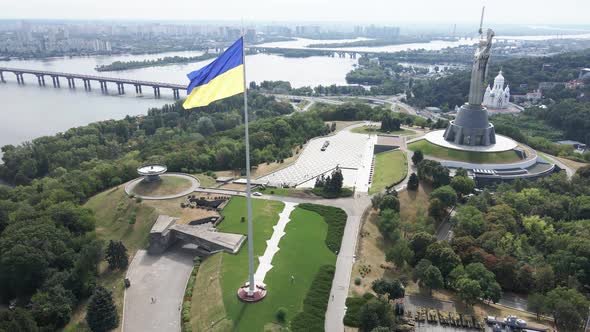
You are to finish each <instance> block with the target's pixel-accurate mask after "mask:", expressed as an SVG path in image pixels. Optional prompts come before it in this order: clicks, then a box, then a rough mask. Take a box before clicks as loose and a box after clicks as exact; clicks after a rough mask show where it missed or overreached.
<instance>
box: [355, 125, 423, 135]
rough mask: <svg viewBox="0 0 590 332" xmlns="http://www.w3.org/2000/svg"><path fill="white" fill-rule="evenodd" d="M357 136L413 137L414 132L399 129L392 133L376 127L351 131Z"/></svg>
mask: <svg viewBox="0 0 590 332" xmlns="http://www.w3.org/2000/svg"><path fill="white" fill-rule="evenodd" d="M351 131H352V132H353V133H357V134H389V135H413V134H415V133H416V132H415V131H413V130H409V129H401V130H394V131H381V130H380V129H379V127H378V126H362V127H356V128H354V129H352V130H351Z"/></svg>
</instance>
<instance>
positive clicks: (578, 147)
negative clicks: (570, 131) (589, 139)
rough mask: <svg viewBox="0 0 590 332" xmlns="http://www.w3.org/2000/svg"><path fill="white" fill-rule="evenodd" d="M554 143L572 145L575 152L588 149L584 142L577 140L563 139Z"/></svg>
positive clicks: (582, 151)
mask: <svg viewBox="0 0 590 332" xmlns="http://www.w3.org/2000/svg"><path fill="white" fill-rule="evenodd" d="M556 143H557V144H560V145H570V146H573V147H574V150H575V151H576V152H579V153H584V152H585V151H586V150H587V149H588V147H587V146H586V144H584V143H581V142H578V141H572V140H564V141H557V142H556Z"/></svg>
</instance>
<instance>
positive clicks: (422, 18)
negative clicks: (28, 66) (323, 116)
mask: <svg viewBox="0 0 590 332" xmlns="http://www.w3.org/2000/svg"><path fill="white" fill-rule="evenodd" d="M482 5H486V21H487V22H489V23H515V24H519V23H525V24H527V23H534V24H550V23H560V24H564V23H571V24H583V23H588V22H589V21H588V18H589V17H590V16H589V13H590V0H494V1H482V0H405V1H400V0H360V1H359V0H0V9H1V10H0V18H52V19H165V20H240V19H244V20H245V21H246V22H248V21H345V22H375V23H382V24H383V23H384V24H392V25H394V24H398V23H443V22H444V23H464V22H473V21H477V20H478V19H477V17H478V16H479V11H480V10H481V6H482Z"/></svg>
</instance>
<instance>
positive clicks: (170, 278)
mask: <svg viewBox="0 0 590 332" xmlns="http://www.w3.org/2000/svg"><path fill="white" fill-rule="evenodd" d="M194 256H195V255H194V254H192V253H191V252H190V251H186V250H183V249H182V248H180V247H175V248H171V249H169V250H168V251H166V252H165V253H164V254H162V255H157V256H152V255H148V254H147V251H145V250H139V251H138V252H137V253H136V254H135V257H134V258H133V260H132V261H131V264H130V265H129V269H128V270H127V278H129V280H130V281H131V287H129V288H127V289H126V290H125V303H124V307H123V323H122V324H121V325H122V331H124V332H136V331H137V332H139V331H141V332H146V331H154V332H156V331H157V332H159V331H180V314H181V310H180V309H181V307H182V298H183V296H184V291H185V288H186V283H187V282H188V278H189V277H190V274H191V271H192V269H193V258H194ZM152 298H153V301H152Z"/></svg>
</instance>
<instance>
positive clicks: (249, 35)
mask: <svg viewBox="0 0 590 332" xmlns="http://www.w3.org/2000/svg"><path fill="white" fill-rule="evenodd" d="M244 40H245V41H246V42H248V43H255V42H256V40H257V39H256V29H247V30H246V33H245V34H244Z"/></svg>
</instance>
